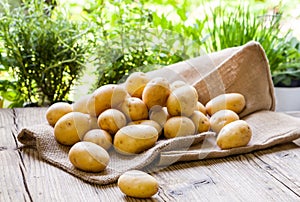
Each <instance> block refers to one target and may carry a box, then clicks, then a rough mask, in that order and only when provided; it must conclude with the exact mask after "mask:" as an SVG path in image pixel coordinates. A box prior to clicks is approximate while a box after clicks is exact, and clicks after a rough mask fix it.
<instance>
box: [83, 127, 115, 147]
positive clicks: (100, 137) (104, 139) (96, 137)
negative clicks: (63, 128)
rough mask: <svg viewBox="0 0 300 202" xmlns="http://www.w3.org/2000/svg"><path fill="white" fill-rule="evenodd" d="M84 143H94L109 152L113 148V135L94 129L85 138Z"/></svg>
mask: <svg viewBox="0 0 300 202" xmlns="http://www.w3.org/2000/svg"><path fill="white" fill-rule="evenodd" d="M83 141H86V142H93V143H95V144H97V145H99V146H101V147H102V148H103V149H105V150H109V148H110V147H111V146H112V137H111V135H110V134H109V133H108V132H107V131H105V130H102V129H92V130H89V131H88V132H87V133H86V134H85V135H84V136H83Z"/></svg>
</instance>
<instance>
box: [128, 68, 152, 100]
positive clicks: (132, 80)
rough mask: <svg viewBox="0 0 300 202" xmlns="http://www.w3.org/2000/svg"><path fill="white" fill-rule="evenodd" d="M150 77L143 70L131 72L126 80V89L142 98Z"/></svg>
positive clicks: (133, 95) (132, 94) (130, 93)
mask: <svg viewBox="0 0 300 202" xmlns="http://www.w3.org/2000/svg"><path fill="white" fill-rule="evenodd" d="M149 80H150V79H149V78H148V77H147V75H146V74H145V73H143V72H134V73H132V74H130V75H129V76H128V77H127V79H126V81H125V89H126V90H127V92H128V93H129V95H131V96H132V97H138V98H140V99H142V94H143V90H144V88H145V86H146V84H147V83H148V82H149Z"/></svg>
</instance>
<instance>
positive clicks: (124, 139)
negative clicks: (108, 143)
mask: <svg viewBox="0 0 300 202" xmlns="http://www.w3.org/2000/svg"><path fill="white" fill-rule="evenodd" d="M157 139H158V132H157V130H156V129H155V128H154V127H153V126H149V125H129V126H125V127H123V128H121V129H120V130H118V132H117V133H116V134H115V137H114V140H113V145H114V147H115V150H116V151H117V152H118V153H121V154H125V155H132V154H139V153H141V152H143V151H145V150H147V149H149V148H151V147H152V146H153V145H154V144H155V142H156V141H157Z"/></svg>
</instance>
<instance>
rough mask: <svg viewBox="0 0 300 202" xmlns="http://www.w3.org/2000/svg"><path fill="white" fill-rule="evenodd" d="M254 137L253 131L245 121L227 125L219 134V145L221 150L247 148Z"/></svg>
mask: <svg viewBox="0 0 300 202" xmlns="http://www.w3.org/2000/svg"><path fill="white" fill-rule="evenodd" d="M251 137H252V130H251V128H250V126H249V125H248V123H247V122H246V121H244V120H237V121H233V122H231V123H229V124H227V125H225V126H224V127H223V128H222V129H221V131H220V132H219V134H218V137H217V145H218V146H219V147H220V148H221V149H231V148H235V147H243V146H246V145H247V144H248V143H249V141H250V139H251Z"/></svg>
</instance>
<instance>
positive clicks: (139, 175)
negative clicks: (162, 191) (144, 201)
mask: <svg viewBox="0 0 300 202" xmlns="http://www.w3.org/2000/svg"><path fill="white" fill-rule="evenodd" d="M118 187H119V188H120V190H121V191H122V192H123V193H124V194H126V195H127V196H131V197H135V198H150V197H151V196H153V195H155V194H156V193H157V192H158V188H159V184H158V182H157V180H156V179H155V178H154V177H153V176H151V175H149V174H148V173H145V172H143V171H139V170H130V171H127V172H125V173H123V174H122V175H121V176H120V177H119V179H118Z"/></svg>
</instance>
